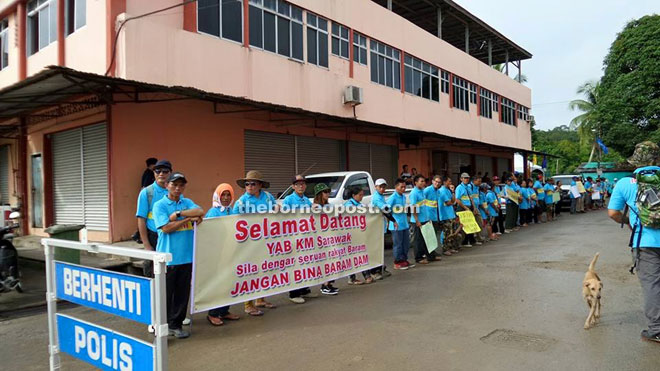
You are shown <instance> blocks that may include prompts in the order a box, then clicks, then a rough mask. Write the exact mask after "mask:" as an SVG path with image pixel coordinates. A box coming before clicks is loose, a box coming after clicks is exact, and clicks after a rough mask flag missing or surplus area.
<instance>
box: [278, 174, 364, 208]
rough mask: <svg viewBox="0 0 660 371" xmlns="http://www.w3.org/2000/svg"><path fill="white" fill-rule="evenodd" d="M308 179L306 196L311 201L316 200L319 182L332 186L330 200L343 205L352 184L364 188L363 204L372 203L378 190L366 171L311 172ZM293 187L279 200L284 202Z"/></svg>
mask: <svg viewBox="0 0 660 371" xmlns="http://www.w3.org/2000/svg"><path fill="white" fill-rule="evenodd" d="M305 179H307V190H306V191H305V196H307V197H308V198H309V199H310V201H313V200H314V187H315V186H316V185H317V184H319V183H325V184H326V185H327V186H328V187H330V199H329V200H328V202H329V203H330V204H331V205H342V204H344V202H346V200H347V199H348V198H350V196H349V197H348V198H347V197H345V196H346V195H345V192H346V191H348V189H349V188H350V187H352V186H360V187H361V188H362V189H364V198H363V199H362V204H364V205H369V204H370V203H371V195H372V194H374V192H376V187H375V186H374V180H373V178H372V177H371V174H369V173H368V172H366V171H337V172H334V173H322V174H310V175H306V176H305ZM293 192H294V191H293V187H291V186H289V188H287V189H286V190H285V191H284V192H282V194H281V195H280V196H279V197H278V198H277V202H280V203H281V202H282V200H284V198H285V197H286V196H288V195H290V194H291V193H293Z"/></svg>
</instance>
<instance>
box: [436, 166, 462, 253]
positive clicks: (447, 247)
mask: <svg viewBox="0 0 660 371" xmlns="http://www.w3.org/2000/svg"><path fill="white" fill-rule="evenodd" d="M440 180H441V181H442V187H441V188H440V192H439V196H438V209H439V210H440V224H441V229H442V233H443V234H444V240H443V244H442V250H443V251H444V252H446V253H449V254H452V255H453V254H457V253H458V248H459V245H460V244H461V242H462V238H461V237H460V235H458V234H456V235H454V226H455V223H456V212H455V211H454V205H455V204H456V197H454V185H453V184H451V183H452V182H451V178H450V177H448V176H443V177H441V178H440ZM438 241H440V239H438ZM449 254H445V255H449Z"/></svg>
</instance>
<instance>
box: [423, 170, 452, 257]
mask: <svg viewBox="0 0 660 371" xmlns="http://www.w3.org/2000/svg"><path fill="white" fill-rule="evenodd" d="M441 186H442V179H441V178H440V175H435V176H434V177H433V180H432V181H431V185H430V186H428V187H426V188H424V198H425V199H426V201H425V205H424V208H425V209H426V216H427V217H428V218H429V221H430V222H431V223H433V229H434V230H435V235H436V238H437V239H438V243H439V242H440V240H441V236H442V226H441V223H440V221H441V220H442V215H440V214H441V212H440V210H441V207H440V206H441V205H439V197H440V187H441ZM443 254H445V255H448V256H449V255H451V253H450V252H448V251H444V252H443ZM437 259H438V260H440V257H439V256H438V257H437Z"/></svg>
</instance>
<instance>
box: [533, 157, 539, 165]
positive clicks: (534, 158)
mask: <svg viewBox="0 0 660 371" xmlns="http://www.w3.org/2000/svg"><path fill="white" fill-rule="evenodd" d="M532 162H533V163H534V165H538V164H537V163H536V155H534V156H532Z"/></svg>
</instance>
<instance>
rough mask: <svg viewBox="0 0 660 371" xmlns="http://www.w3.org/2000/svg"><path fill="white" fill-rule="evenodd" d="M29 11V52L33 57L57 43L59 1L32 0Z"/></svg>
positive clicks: (28, 6)
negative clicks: (51, 44)
mask: <svg viewBox="0 0 660 371" xmlns="http://www.w3.org/2000/svg"><path fill="white" fill-rule="evenodd" d="M27 11H28V14H27V23H28V28H27V51H28V55H32V54H34V53H36V52H38V51H39V50H41V49H43V48H45V47H46V46H48V45H49V44H50V43H52V42H55V41H57V0H32V1H30V2H29V3H28V4H27Z"/></svg>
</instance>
